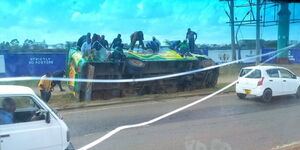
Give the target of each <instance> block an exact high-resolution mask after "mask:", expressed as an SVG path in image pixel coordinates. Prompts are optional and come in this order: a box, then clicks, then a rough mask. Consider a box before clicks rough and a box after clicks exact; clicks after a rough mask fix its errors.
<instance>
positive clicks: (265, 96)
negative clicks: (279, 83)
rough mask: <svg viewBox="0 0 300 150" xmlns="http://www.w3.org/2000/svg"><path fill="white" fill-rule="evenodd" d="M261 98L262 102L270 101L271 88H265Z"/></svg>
mask: <svg viewBox="0 0 300 150" xmlns="http://www.w3.org/2000/svg"><path fill="white" fill-rule="evenodd" d="M261 100H262V101H263V102H270V101H271V100H272V90H271V89H265V91H264V93H263V95H262V96H261Z"/></svg>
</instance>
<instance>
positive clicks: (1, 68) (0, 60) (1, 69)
mask: <svg viewBox="0 0 300 150" xmlns="http://www.w3.org/2000/svg"><path fill="white" fill-rule="evenodd" d="M0 73H5V61H4V56H3V55H0Z"/></svg>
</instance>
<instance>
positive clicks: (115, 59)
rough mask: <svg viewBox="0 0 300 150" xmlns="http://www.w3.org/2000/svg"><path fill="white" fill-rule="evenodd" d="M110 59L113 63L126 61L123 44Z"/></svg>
mask: <svg viewBox="0 0 300 150" xmlns="http://www.w3.org/2000/svg"><path fill="white" fill-rule="evenodd" d="M109 59H110V60H112V61H113V62H121V61H123V60H124V59H125V55H124V52H123V44H121V45H120V46H118V47H116V49H115V50H114V51H113V52H112V54H111V55H110V56H109Z"/></svg>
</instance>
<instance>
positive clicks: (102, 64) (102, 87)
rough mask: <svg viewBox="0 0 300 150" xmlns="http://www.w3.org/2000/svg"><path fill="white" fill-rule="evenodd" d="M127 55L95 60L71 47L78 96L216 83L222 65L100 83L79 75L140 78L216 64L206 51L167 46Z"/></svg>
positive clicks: (70, 68)
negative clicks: (181, 50) (183, 51)
mask: <svg viewBox="0 0 300 150" xmlns="http://www.w3.org/2000/svg"><path fill="white" fill-rule="evenodd" d="M124 56H125V59H124V60H123V61H120V62H115V61H112V60H109V59H108V60H105V61H99V60H98V61H95V60H91V59H88V58H85V57H83V56H82V54H81V52H80V51H78V50H76V49H72V48H71V49H70V50H69V53H68V57H67V66H66V71H67V76H68V77H69V78H71V79H74V80H72V81H70V82H68V85H69V87H70V89H71V90H72V91H73V94H74V95H75V97H77V98H78V100H80V101H83V100H96V99H110V98H113V97H125V96H134V95H144V94H158V93H172V92H179V91H187V90H194V89H200V88H210V87H214V86H215V85H216V83H217V80H218V76H219V69H218V68H215V69H211V70H207V71H202V72H197V73H193V74H188V75H183V76H177V77H171V78H165V79H160V80H153V81H144V82H123V83H99V82H81V81H80V80H76V79H108V80H114V79H138V78H148V77H157V76H162V75H169V74H174V73H180V72H186V71H190V70H196V69H200V68H205V67H209V66H212V65H215V62H214V61H213V60H212V59H210V58H208V57H207V56H205V55H196V54H192V55H190V56H188V57H182V56H181V55H180V54H178V53H177V52H176V51H173V50H165V51H163V52H160V53H158V54H153V53H139V52H135V51H127V50H124Z"/></svg>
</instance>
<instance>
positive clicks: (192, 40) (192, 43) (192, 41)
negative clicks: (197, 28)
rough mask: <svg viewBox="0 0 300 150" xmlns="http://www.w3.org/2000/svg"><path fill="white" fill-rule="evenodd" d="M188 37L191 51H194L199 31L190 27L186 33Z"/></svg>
mask: <svg viewBox="0 0 300 150" xmlns="http://www.w3.org/2000/svg"><path fill="white" fill-rule="evenodd" d="M186 39H187V40H188V42H189V49H190V52H191V53H194V49H195V41H196V40H197V33H196V32H194V31H192V30H191V28H188V30H187V33H186Z"/></svg>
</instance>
